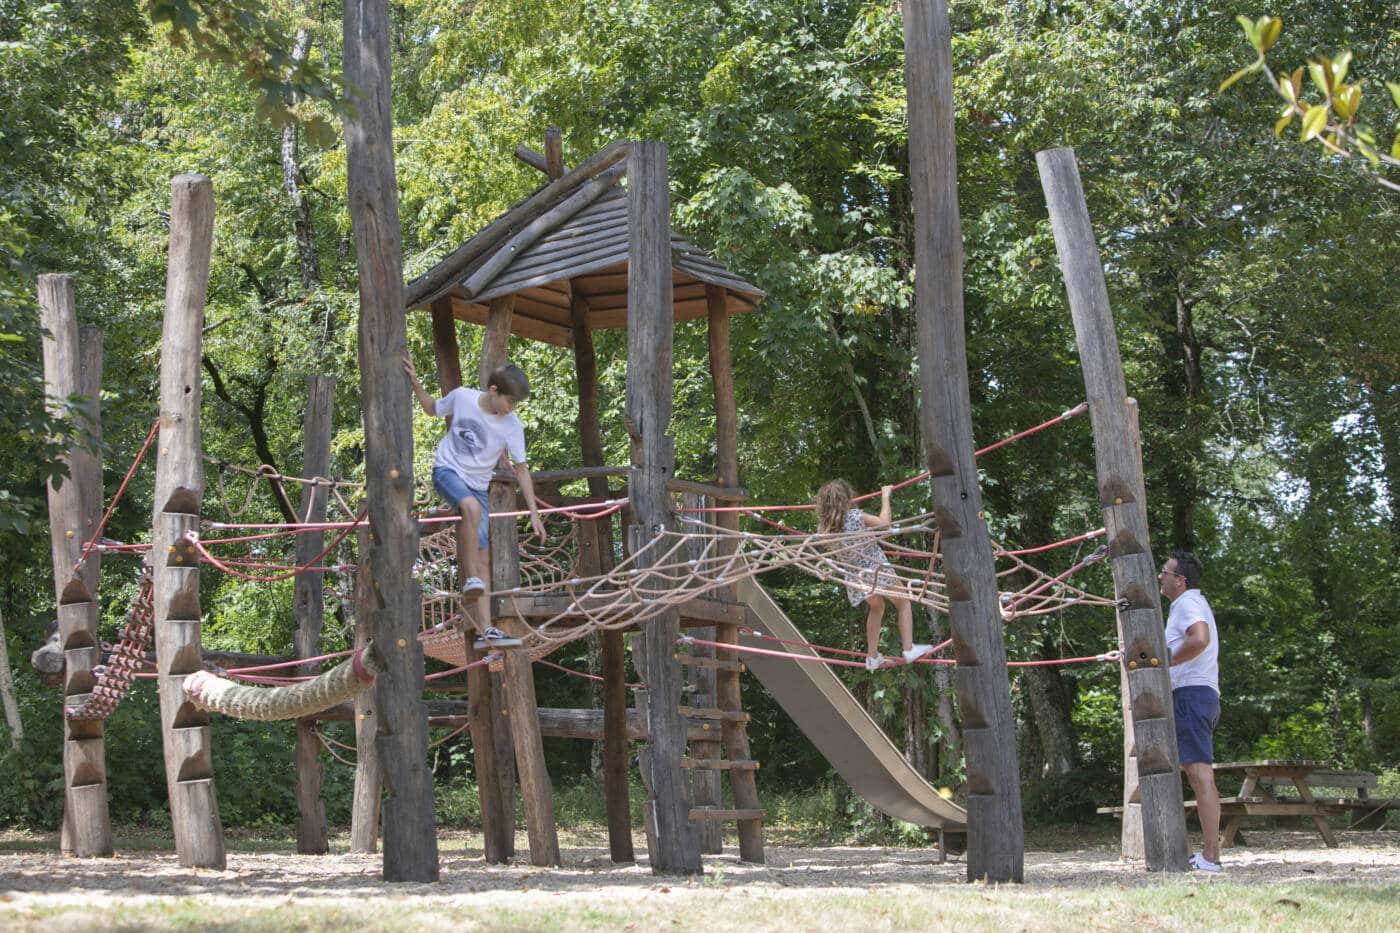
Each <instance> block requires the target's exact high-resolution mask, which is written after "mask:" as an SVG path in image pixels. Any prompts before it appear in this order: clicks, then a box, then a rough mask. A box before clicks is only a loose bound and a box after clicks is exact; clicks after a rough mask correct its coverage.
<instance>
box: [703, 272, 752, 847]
mask: <svg viewBox="0 0 1400 933" xmlns="http://www.w3.org/2000/svg"><path fill="white" fill-rule="evenodd" d="M705 304H706V313H707V317H708V321H707V324H708V336H709V350H710V381H711V383H712V384H713V386H714V393H715V460H716V467H717V468H718V474H719V484H720V485H721V486H727V487H730V488H733V487H737V486H738V485H739V410H738V404H737V402H736V401H735V398H734V366H733V362H732V358H731V354H730V346H729V310H728V308H727V307H725V305H726V301H725V290H724V289H723V288H721V287H719V286H717V285H707V286H705ZM717 504H719V505H722V506H728V505H736V504H737V502H736V501H733V500H727V499H720V500H717ZM715 524H717V525H719V526H720V527H722V528H726V529H729V530H730V531H738V530H739V515H738V513H737V512H720V513H719V514H718V515H717V516H716V518H715ZM733 550H734V544H733V542H728V543H725V544H722V545H721V546H720V553H722V554H725V555H728V554H730V553H732V552H733ZM721 592H722V593H723V594H724V595H725V596H727V597H729V598H730V599H734V598H737V597H736V588H735V587H732V586H731V587H727V588H725V589H724V590H722V591H721ZM715 640H716V641H718V642H724V643H729V644H738V642H739V632H738V630H737V629H735V628H734V626H732V625H721V626H718V627H717V628H716V630H715ZM725 654H726V656H728V657H729V658H731V659H732V658H733V657H734V653H733V652H726V653H725ZM713 676H714V678H715V680H714V682H715V700H716V705H718V706H719V708H720V709H726V710H736V711H737V710H741V709H743V708H744V707H743V688H742V683H741V680H740V674H739V672H738V671H730V670H725V671H718V672H715V673H714V675H713ZM720 732H721V734H722V735H723V736H724V746H725V755H726V756H728V758H729V759H730V760H731V761H740V760H743V761H747V760H748V759H750V758H752V757H753V756H752V753H751V752H750V751H749V737H748V730H747V728H746V727H745V726H744V724H743V723H742V722H730V721H728V720H726V721H725V722H723V723H721V725H720ZM729 785H730V787H731V788H732V789H733V791H734V805H735V807H737V808H738V809H740V810H758V809H761V807H760V805H759V800H758V778H757V776H756V775H755V774H754V773H753V772H752V771H730V772H729ZM738 830H739V858H740V859H742V860H743V861H745V862H762V861H763V821H762V820H739V822H738Z"/></svg>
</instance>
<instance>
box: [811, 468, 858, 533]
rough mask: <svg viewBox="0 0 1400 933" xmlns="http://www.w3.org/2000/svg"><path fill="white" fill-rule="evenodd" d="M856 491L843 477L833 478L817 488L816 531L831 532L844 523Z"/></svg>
mask: <svg viewBox="0 0 1400 933" xmlns="http://www.w3.org/2000/svg"><path fill="white" fill-rule="evenodd" d="M855 494H856V491H855V490H854V489H852V488H851V484H850V483H848V482H846V481H845V480H844V479H834V480H832V481H831V482H829V483H827V484H826V485H825V486H823V487H822V488H821V489H818V490H817V531H819V532H821V533H822V534H831V533H832V532H833V531H841V530H842V528H844V527H845V524H846V513H847V512H849V511H850V509H851V499H852V498H854V497H855Z"/></svg>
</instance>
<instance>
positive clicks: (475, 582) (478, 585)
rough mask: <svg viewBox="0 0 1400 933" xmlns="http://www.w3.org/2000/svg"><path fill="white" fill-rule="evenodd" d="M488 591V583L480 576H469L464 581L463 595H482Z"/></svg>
mask: <svg viewBox="0 0 1400 933" xmlns="http://www.w3.org/2000/svg"><path fill="white" fill-rule="evenodd" d="M485 592H486V584H485V583H482V582H481V578H480V577H467V579H466V580H464V581H463V582H462V595H463V596H480V595H481V594H482V593H485Z"/></svg>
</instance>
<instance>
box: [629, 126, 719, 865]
mask: <svg viewBox="0 0 1400 933" xmlns="http://www.w3.org/2000/svg"><path fill="white" fill-rule="evenodd" d="M667 160H668V156H667V149H666V146H665V145H664V144H663V143H657V142H639V143H635V144H633V146H632V151H631V153H630V154H629V156H628V160H627V161H628V183H629V186H628V190H627V198H628V210H629V215H628V229H629V240H628V257H629V267H628V277H629V292H628V315H627V318H628V329H627V398H626V404H625V414H626V422H627V431H628V434H629V435H630V436H631V447H632V466H633V469H632V476H631V480H630V482H629V484H628V488H629V490H630V492H631V499H632V510H633V512H634V513H635V514H636V517H637V522H638V524H637V525H636V526H633V528H632V529H630V530H629V534H632V535H634V542H633V548H632V551H633V554H634V560H638V561H639V563H641V564H642V565H643V566H650V562H651V560H652V559H653V557H652V555H650V554H647V553H638V548H637V545H638V544H640V542H642V541H649V540H651V538H652V536H653V535H655V534H657V533H658V532H659V531H660V530H662V529H666V528H672V527H674V525H675V521H674V517H673V516H672V515H671V508H670V502H669V497H668V494H667V492H666V479H667V477H668V476H670V475H672V474H673V472H674V469H675V451H674V447H673V445H672V441H671V437H670V435H669V433H668V432H669V429H670V423H671V407H672V397H671V392H672V383H671V362H672V340H673V331H672V320H671V262H670V250H669V249H668V248H667V238H668V235H669V233H670V189H669V185H668V181H667ZM646 628H647V632H646V638H645V645H644V647H643V649H642V651H643V655H644V664H643V665H642V666H643V667H644V669H645V671H646V682H647V698H648V717H649V719H648V726H649V731H650V733H651V747H650V752H651V755H650V758H651V762H650V795H651V797H652V800H651V801H649V803H650V804H651V806H650V807H649V810H650V812H651V813H652V815H653V816H654V817H655V821H656V839H657V845H656V847H655V849H653V851H652V852H651V866H652V871H653V872H655V873H657V874H689V875H693V874H700V873H701V872H702V868H701V862H700V841H699V836H698V835H697V834H696V832H695V828H694V827H693V826H692V825H691V824H690V820H689V812H690V799H689V798H690V786H689V782H688V781H687V780H686V778H685V775H684V773H683V772H682V771H681V767H680V760H681V757H682V755H683V754H684V749H685V727H684V725H683V720H682V719H681V717H680V713H679V710H680V694H681V684H682V676H681V668H680V664H679V663H678V662H677V661H676V660H675V657H674V648H673V646H674V644H675V641H676V636H677V634H679V631H680V618H679V616H678V614H677V613H676V612H675V610H669V611H666V612H663V613H662V614H661V615H659V616H658V617H656V618H654V619H652V620H651V621H649V622H648V623H647V626H646Z"/></svg>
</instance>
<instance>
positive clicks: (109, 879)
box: [0, 830, 1400, 911]
mask: <svg viewBox="0 0 1400 933" xmlns="http://www.w3.org/2000/svg"><path fill="white" fill-rule="evenodd" d="M1340 837H1341V841H1342V844H1341V846H1340V847H1339V848H1336V849H1329V848H1326V847H1325V846H1324V845H1323V844H1322V841H1321V840H1320V839H1319V838H1318V837H1317V835H1316V834H1315V833H1313V832H1310V831H1309V832H1305V831H1302V830H1290V831H1274V832H1264V831H1255V832H1253V833H1250V834H1249V837H1248V841H1249V846H1248V848H1236V849H1230V850H1226V852H1225V854H1224V858H1223V861H1224V864H1225V867H1226V871H1225V873H1224V874H1223V875H1220V876H1210V877H1209V878H1207V877H1206V876H1202V875H1199V874H1197V877H1199V878H1200V879H1201V880H1202V881H1208V880H1210V881H1213V880H1215V879H1216V878H1221V879H1225V880H1227V881H1229V882H1232V883H1244V884H1255V885H1279V886H1282V885H1288V884H1295V883H1318V882H1324V883H1325V882H1342V883H1348V884H1352V885H1357V884H1359V885H1364V886H1368V887H1369V886H1373V885H1374V886H1380V887H1382V888H1385V887H1387V886H1392V885H1400V832H1397V831H1382V832H1346V833H1341V834H1340ZM440 840H441V845H440V867H441V880H440V882H439V883H437V884H434V885H402V884H387V883H385V882H383V881H382V880H380V872H381V857H380V856H378V855H350V854H347V853H345V851H344V847H343V845H341V846H340V847H339V851H335V850H336V848H337V847H336V846H334V845H333V847H332V848H333V851H332V854H330V855H327V856H303V855H296V854H289V853H288V852H287V851H285V848H284V846H285V844H279V845H278V848H279V851H275V852H268V851H257V850H258V849H260V848H261V849H266V848H268V847H270V845H271V844H269V843H260V842H259V841H257V840H243V841H240V840H237V839H235V840H232V841H231V842H230V851H229V854H228V867H227V869H226V870H225V871H208V870H195V869H187V868H182V867H180V866H179V864H178V863H177V861H176V857H175V855H174V852H173V847H172V848H164V847H162V850H161V851H154V852H142V851H130V850H127V851H123V847H122V840H118V845H117V849H118V856H117V857H116V858H113V859H74V858H67V857H63V856H60V855H58V854H57V853H56V852H54V851H53V850H52V840H51V839H48V838H45V837H39V836H24V835H22V834H15V833H10V834H0V907H3V908H4V909H7V910H15V909H19V910H21V911H25V910H33V909H38V910H50V909H54V908H58V909H62V908H64V907H68V906H79V905H84V906H88V905H92V904H93V903H94V902H95V901H98V902H100V901H102V900H103V899H114V900H116V901H119V902H120V903H122V904H124V905H128V906H135V905H137V904H139V903H140V902H145V901H160V900H162V899H170V898H188V897H195V898H199V899H200V900H201V902H203V903H205V904H209V903H211V901H210V899H213V900H214V901H215V902H217V901H227V902H229V903H230V904H231V905H233V904H236V905H237V906H239V907H256V906H260V905H275V904H277V903H285V902H287V901H288V900H289V899H295V900H296V901H298V902H304V901H307V900H311V901H313V902H314V901H317V900H319V901H322V902H325V903H332V902H338V901H356V900H359V899H363V898H372V897H376V896H386V895H387V896H395V895H401V894H406V893H409V892H408V890H406V889H417V891H418V893H419V894H422V895H430V896H431V897H432V898H433V899H434V900H437V899H440V898H447V899H451V900H452V901H454V902H460V903H461V904H462V905H463V906H466V905H468V904H470V902H471V901H473V900H474V899H477V898H485V897H489V898H490V900H491V902H492V903H493V904H500V903H501V902H502V898H506V899H508V900H509V899H521V904H520V906H526V903H525V902H526V901H528V900H529V899H531V898H538V897H540V896H546V897H549V896H558V895H561V894H568V893H578V894H586V895H588V896H589V900H590V901H602V902H606V901H608V899H610V898H635V897H637V896H639V895H642V894H643V893H644V892H651V893H657V892H661V893H665V892H667V891H669V890H670V889H672V888H677V889H685V888H697V887H699V888H723V889H725V890H728V891H748V892H752V893H762V894H765V895H769V896H782V895H783V894H784V893H785V892H794V893H799V892H818V891H828V892H835V891H838V890H842V889H845V890H851V891H859V892H871V891H878V890H881V889H886V890H895V889H898V888H900V887H902V886H910V885H915V886H927V885H940V884H946V885H962V884H964V882H965V881H966V871H967V869H966V865H965V864H964V863H963V861H962V860H961V858H957V857H954V858H950V859H949V861H947V862H942V863H940V862H939V861H938V851H937V850H936V849H899V848H881V847H850V846H830V847H820V848H792V847H785V846H781V845H770V846H769V847H768V849H767V863H766V864H763V865H749V864H745V863H743V862H740V861H739V860H738V857H737V854H736V853H735V852H734V850H733V849H732V848H731V847H729V846H726V850H725V854H724V855H718V856H706V857H705V875H704V877H702V878H699V879H689V880H687V879H667V878H659V877H656V876H654V875H652V873H651V871H650V869H649V867H648V866H647V863H646V854H645V853H646V847H645V845H644V843H643V841H642V840H641V839H638V840H637V847H636V848H637V855H638V858H639V861H638V863H637V864H635V865H613V864H612V863H611V862H610V860H609V858H608V850H607V848H606V846H605V844H603V843H604V840H603V839H601V838H599V837H598V836H597V835H590V834H582V835H580V834H571V835H570V836H569V837H567V838H566V839H564V840H562V842H563V851H564V865H563V867H561V868H555V869H537V868H532V867H530V866H529V865H528V864H527V862H528V846H527V843H526V839H525V837H524V835H523V834H521V836H520V838H519V839H518V840H517V858H516V862H515V863H514V864H511V865H504V866H501V865H487V864H486V863H485V862H484V860H483V858H482V853H481V850H480V848H479V846H480V837H479V836H477V837H472V836H471V835H467V834H461V833H458V834H453V833H449V832H444V833H442V834H441V836H440ZM145 844H146V845H149V844H150V841H149V839H147V840H146V841H145ZM1161 880H1162V876H1161V875H1150V874H1148V873H1147V872H1146V871H1144V870H1143V868H1142V866H1141V865H1140V864H1134V863H1126V862H1123V861H1122V860H1120V859H1119V858H1118V856H1117V853H1116V851H1115V850H1114V847H1113V846H1112V845H1111V844H1094V845H1089V846H1087V847H1081V848H1071V849H1069V850H1067V851H1056V852H1046V851H1028V852H1027V853H1026V858H1025V882H1026V884H1025V887H1026V888H1057V889H1083V890H1092V889H1097V888H1105V887H1111V888H1115V889H1117V888H1123V887H1128V886H1137V885H1151V884H1155V883H1157V882H1159V881H1161Z"/></svg>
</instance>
